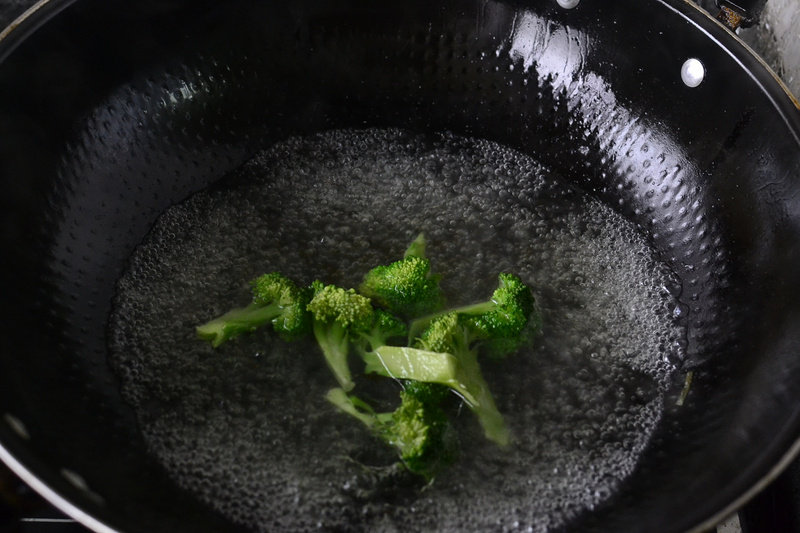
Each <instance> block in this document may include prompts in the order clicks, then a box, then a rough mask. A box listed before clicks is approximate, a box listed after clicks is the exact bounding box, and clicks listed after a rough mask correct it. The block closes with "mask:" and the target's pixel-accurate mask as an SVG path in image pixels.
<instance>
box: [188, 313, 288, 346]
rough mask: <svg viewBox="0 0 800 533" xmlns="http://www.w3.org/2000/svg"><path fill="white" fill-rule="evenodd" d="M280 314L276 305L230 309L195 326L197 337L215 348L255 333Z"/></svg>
mask: <svg viewBox="0 0 800 533" xmlns="http://www.w3.org/2000/svg"><path fill="white" fill-rule="evenodd" d="M280 313H281V307H280V306H279V305H278V304H274V303H273V304H268V305H263V304H257V303H252V304H250V305H248V306H247V307H240V308H237V309H231V310H230V311H228V312H227V313H225V314H224V315H221V316H218V317H217V318H215V319H213V320H211V321H209V322H206V323H205V324H203V325H201V326H197V335H198V337H200V338H201V339H203V340H207V341H211V346H213V347H214V348H216V347H218V346H219V345H220V344H222V343H223V342H225V341H227V340H229V339H232V338H234V337H237V336H239V335H240V334H242V333H248V332H252V331H255V330H256V329H257V328H258V327H260V326H263V325H264V324H267V323H269V322H271V321H272V320H273V319H275V318H276V317H277V316H279V315H280Z"/></svg>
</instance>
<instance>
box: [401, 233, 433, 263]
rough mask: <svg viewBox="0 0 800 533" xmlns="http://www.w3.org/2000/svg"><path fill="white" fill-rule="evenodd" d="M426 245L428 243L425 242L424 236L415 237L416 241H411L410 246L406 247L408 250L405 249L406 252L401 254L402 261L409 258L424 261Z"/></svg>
mask: <svg viewBox="0 0 800 533" xmlns="http://www.w3.org/2000/svg"><path fill="white" fill-rule="evenodd" d="M427 244H428V243H427V241H426V240H425V234H424V233H420V234H419V235H417V238H416V239H414V240H413V241H411V244H409V245H408V248H406V251H405V253H404V254H403V259H408V258H409V257H419V258H420V259H425V258H426V257H427V256H426V255H425V249H426V247H427Z"/></svg>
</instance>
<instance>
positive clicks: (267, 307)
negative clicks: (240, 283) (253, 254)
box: [197, 272, 311, 348]
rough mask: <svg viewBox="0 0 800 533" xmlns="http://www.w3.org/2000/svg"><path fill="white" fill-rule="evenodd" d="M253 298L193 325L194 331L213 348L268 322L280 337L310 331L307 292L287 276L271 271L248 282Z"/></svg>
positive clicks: (292, 336) (303, 333)
mask: <svg viewBox="0 0 800 533" xmlns="http://www.w3.org/2000/svg"><path fill="white" fill-rule="evenodd" d="M251 286H252V292H253V302H252V303H251V304H250V305H248V306H247V307H242V308H238V309H232V310H231V311H228V312H227V313H225V314H224V315H222V316H219V317H217V318H215V319H213V320H211V321H210V322H207V323H205V324H203V325H201V326H198V327H197V335H198V336H199V337H200V338H201V339H204V340H208V341H211V345H212V346H214V347H215V348H216V347H217V346H219V345H220V344H222V343H223V342H225V341H227V340H229V339H232V338H234V337H237V336H239V335H240V334H242V333H247V332H252V331H255V330H256V329H257V328H258V327H260V326H263V325H264V324H267V323H272V328H273V329H274V330H275V332H276V333H278V334H279V335H280V336H281V337H283V338H285V339H287V340H292V339H296V338H298V337H301V336H303V335H305V334H307V333H308V332H309V331H310V329H311V328H310V325H311V316H310V315H309V313H308V311H306V305H307V304H308V302H309V300H310V298H311V293H310V291H308V290H307V289H302V288H300V287H298V286H297V285H295V283H294V282H293V281H292V280H290V279H288V278H287V277H285V276H283V275H281V274H279V273H277V272H272V273H270V274H264V275H262V276H260V277H258V278H256V279H254V280H253V281H252V282H251Z"/></svg>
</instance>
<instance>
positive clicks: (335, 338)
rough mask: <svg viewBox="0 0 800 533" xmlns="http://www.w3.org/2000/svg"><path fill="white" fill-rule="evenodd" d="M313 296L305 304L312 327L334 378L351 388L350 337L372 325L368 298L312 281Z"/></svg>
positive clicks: (363, 332)
mask: <svg viewBox="0 0 800 533" xmlns="http://www.w3.org/2000/svg"><path fill="white" fill-rule="evenodd" d="M312 290H313V292H314V296H313V298H311V301H310V302H309V303H308V305H307V306H306V309H308V311H309V312H310V313H311V315H312V318H313V320H312V327H311V329H312V331H313V333H314V337H315V338H316V339H317V343H318V344H319V346H320V348H321V349H322V353H323V355H324V356H325V360H326V361H327V363H328V366H329V367H330V369H331V370H332V371H333V374H334V376H335V377H336V381H338V382H339V385H340V386H341V387H342V388H343V389H344V390H345V391H349V390H351V389H352V388H353V386H354V383H353V380H352V377H351V375H350V367H349V365H348V363H347V356H348V354H349V353H350V341H351V339H352V338H358V336H359V335H361V334H367V332H369V331H370V330H371V329H372V326H373V322H374V310H373V308H372V305H371V304H370V301H369V298H367V297H365V296H362V295H360V294H358V293H357V292H356V291H354V290H353V289H349V290H345V289H342V288H340V287H336V286H335V285H324V284H323V283H322V282H319V281H315V282H314V283H313V284H312Z"/></svg>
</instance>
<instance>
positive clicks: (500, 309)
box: [409, 273, 538, 357]
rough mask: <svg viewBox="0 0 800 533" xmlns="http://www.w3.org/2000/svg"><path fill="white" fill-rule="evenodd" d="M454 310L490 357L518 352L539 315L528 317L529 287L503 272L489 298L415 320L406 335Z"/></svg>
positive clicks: (531, 300) (531, 304)
mask: <svg viewBox="0 0 800 533" xmlns="http://www.w3.org/2000/svg"><path fill="white" fill-rule="evenodd" d="M453 312H456V313H458V314H460V315H463V316H465V317H466V319H465V320H466V322H465V323H466V324H467V325H468V326H469V328H470V330H471V332H472V334H473V336H474V337H475V338H476V339H480V340H482V341H484V342H483V348H482V349H483V350H484V352H485V353H486V354H488V355H492V356H500V357H501V356H504V355H507V354H509V353H513V352H515V351H517V350H518V349H519V348H520V347H521V346H522V345H523V344H524V343H525V342H527V341H528V340H529V336H530V332H532V330H535V329H536V327H538V317H537V316H533V320H531V317H532V315H533V314H534V298H533V294H532V293H531V290H530V288H529V287H528V286H527V285H525V283H524V282H523V281H522V280H521V279H520V278H518V277H517V276H515V275H514V274H506V273H503V274H500V275H498V284H497V289H495V291H494V292H493V293H492V297H491V298H490V299H489V300H488V301H486V302H481V303H477V304H472V305H467V306H464V307H458V308H455V309H449V310H447V311H445V312H442V313H436V314H432V315H428V316H425V317H422V318H419V319H417V320H414V321H413V322H412V323H411V326H410V327H409V338H410V339H411V340H413V339H415V338H416V337H417V336H418V335H419V334H420V333H421V332H422V331H423V330H425V328H427V327H428V326H429V325H430V323H431V322H432V321H433V320H434V319H435V318H437V317H439V316H442V315H443V314H446V313H453Z"/></svg>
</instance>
